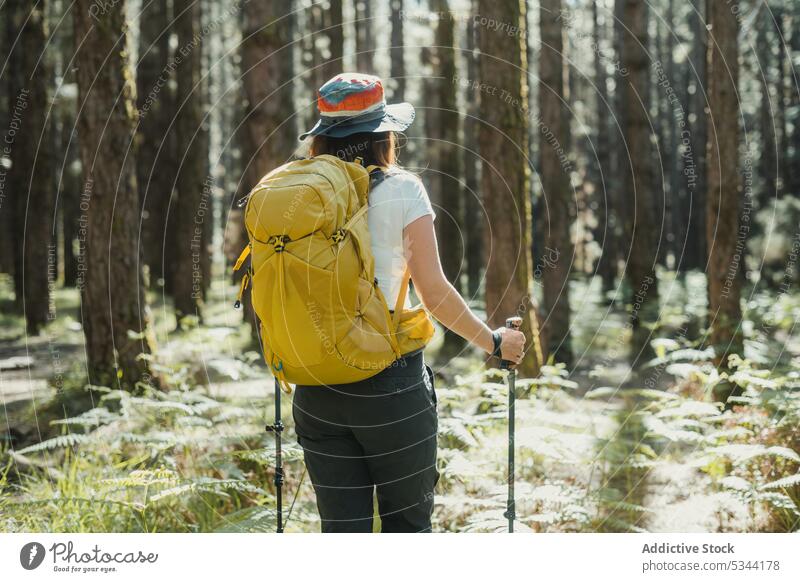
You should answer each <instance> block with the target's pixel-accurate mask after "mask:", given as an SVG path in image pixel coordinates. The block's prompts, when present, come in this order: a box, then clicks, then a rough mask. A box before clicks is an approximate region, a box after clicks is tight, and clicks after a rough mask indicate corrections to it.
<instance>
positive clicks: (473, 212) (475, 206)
mask: <svg viewBox="0 0 800 582" xmlns="http://www.w3.org/2000/svg"><path fill="white" fill-rule="evenodd" d="M476 1H477V0H471V3H472V6H473V7H474V5H475V3H476ZM473 12H474V10H473ZM476 34H477V32H476V30H475V23H474V22H473V21H472V20H471V19H469V20H467V32H466V37H467V38H466V51H465V59H466V61H467V67H466V68H467V82H466V83H461V85H462V86H464V88H465V101H466V108H467V111H466V115H465V116H464V147H463V149H462V152H463V154H464V160H463V164H464V224H466V225H468V226H469V228H466V229H464V237H465V238H466V253H465V254H466V259H467V280H468V287H467V289H468V292H469V298H470V299H475V298H477V296H478V294H479V293H480V288H481V273H482V272H483V267H484V265H485V264H486V262H485V257H484V254H483V238H482V237H483V222H484V214H483V202H482V199H481V193H480V187H479V184H478V181H479V173H478V172H479V168H480V166H479V164H478V162H479V158H478V121H477V120H478V115H479V111H478V94H477V91H476V89H475V87H474V85H473V84H472V83H471V82H470V81H471V80H473V79H477V78H478V71H477V69H478V62H477V59H476V58H475V38H476Z"/></svg>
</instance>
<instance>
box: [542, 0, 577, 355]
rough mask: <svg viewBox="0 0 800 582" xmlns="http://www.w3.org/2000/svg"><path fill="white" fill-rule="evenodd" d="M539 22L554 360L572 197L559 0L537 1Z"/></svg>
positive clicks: (548, 321)
mask: <svg viewBox="0 0 800 582" xmlns="http://www.w3.org/2000/svg"><path fill="white" fill-rule="evenodd" d="M539 14H540V16H539V26H540V30H541V41H542V42H541V51H540V53H539V55H540V56H539V78H540V80H541V85H540V87H539V111H540V115H541V131H540V132H539V135H540V136H541V141H540V143H539V159H540V173H541V181H542V189H543V197H544V200H545V201H546V202H545V204H544V209H546V211H547V213H548V214H547V217H546V220H545V228H546V231H545V246H546V253H547V254H549V255H551V256H552V257H553V260H552V261H550V262H548V264H547V265H546V266H545V267H544V268H543V272H542V286H543V297H544V304H543V306H542V307H543V308H544V311H545V323H544V327H543V329H542V334H543V336H544V337H545V338H546V339H547V351H548V353H550V354H553V355H554V356H555V359H556V360H557V361H559V362H564V363H566V364H568V365H569V364H570V363H571V361H572V340H571V334H570V306H569V273H570V267H571V265H572V261H573V246H572V238H571V232H570V230H571V228H572V216H573V214H574V210H573V208H572V207H573V206H574V204H573V197H574V192H572V190H571V188H570V184H569V167H565V166H564V164H563V162H562V160H563V159H565V156H567V155H568V150H567V145H566V144H567V139H568V137H567V136H568V133H569V117H568V111H567V109H566V101H565V94H564V75H565V71H564V61H563V58H562V55H563V52H564V42H563V34H564V31H563V28H562V22H563V18H562V16H563V15H562V6H561V0H542V1H541V3H540V12H539Z"/></svg>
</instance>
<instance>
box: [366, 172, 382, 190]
mask: <svg viewBox="0 0 800 582" xmlns="http://www.w3.org/2000/svg"><path fill="white" fill-rule="evenodd" d="M367 172H368V173H369V187H370V189H372V188H374V187H375V186H377V185H378V184H380V183H381V182H383V181H384V180H385V179H386V168H384V167H383V166H367Z"/></svg>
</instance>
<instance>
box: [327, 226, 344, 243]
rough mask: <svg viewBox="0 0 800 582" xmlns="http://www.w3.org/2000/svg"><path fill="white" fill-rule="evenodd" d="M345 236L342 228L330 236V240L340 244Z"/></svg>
mask: <svg viewBox="0 0 800 582" xmlns="http://www.w3.org/2000/svg"><path fill="white" fill-rule="evenodd" d="M346 235H347V233H346V232H345V230H344V229H343V228H340V229H338V230H337V231H335V232H334V233H333V234H332V235H331V240H332V241H333V242H335V243H340V242H342V241H343V240H344V237H345V236H346Z"/></svg>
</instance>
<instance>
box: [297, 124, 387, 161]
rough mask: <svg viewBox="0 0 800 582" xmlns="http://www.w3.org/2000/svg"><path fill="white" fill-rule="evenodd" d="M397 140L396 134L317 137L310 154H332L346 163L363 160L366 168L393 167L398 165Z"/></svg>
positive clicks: (312, 143)
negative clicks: (358, 159)
mask: <svg viewBox="0 0 800 582" xmlns="http://www.w3.org/2000/svg"><path fill="white" fill-rule="evenodd" d="M396 147H397V139H396V138H395V135H394V132H391V131H386V132H381V133H354V134H352V135H348V136H347V137H329V136H325V135H315V136H314V137H313V138H312V140H311V147H310V148H309V153H310V154H311V155H312V156H318V155H320V154H330V155H332V156H336V157H337V158H339V159H340V160H344V161H346V162H354V161H355V160H356V158H362V159H363V160H364V165H365V166H373V165H374V166H385V167H389V166H393V165H395V164H396V163H397V152H396Z"/></svg>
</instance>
